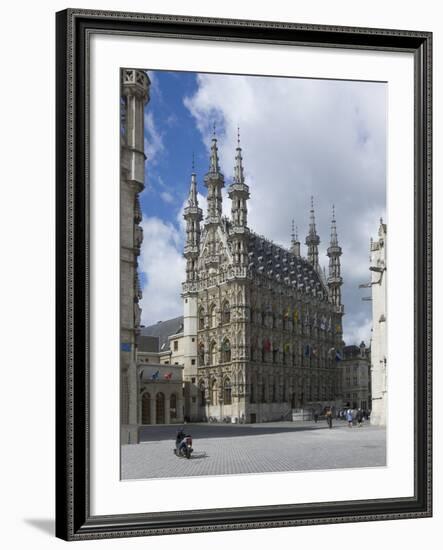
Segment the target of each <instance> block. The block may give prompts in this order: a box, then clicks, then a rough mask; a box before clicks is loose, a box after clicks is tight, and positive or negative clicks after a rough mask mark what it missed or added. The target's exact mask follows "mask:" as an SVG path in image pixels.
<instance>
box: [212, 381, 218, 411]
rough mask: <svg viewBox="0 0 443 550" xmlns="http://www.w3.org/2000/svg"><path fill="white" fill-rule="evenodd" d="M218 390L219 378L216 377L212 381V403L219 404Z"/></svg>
mask: <svg viewBox="0 0 443 550" xmlns="http://www.w3.org/2000/svg"><path fill="white" fill-rule="evenodd" d="M217 391H218V388H217V380H215V379H214V380H213V381H212V383H211V405H217V402H218V399H217Z"/></svg>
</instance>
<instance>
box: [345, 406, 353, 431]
mask: <svg viewBox="0 0 443 550" xmlns="http://www.w3.org/2000/svg"><path fill="white" fill-rule="evenodd" d="M346 420H347V421H348V427H349V428H352V411H351V409H348V410H347V412H346Z"/></svg>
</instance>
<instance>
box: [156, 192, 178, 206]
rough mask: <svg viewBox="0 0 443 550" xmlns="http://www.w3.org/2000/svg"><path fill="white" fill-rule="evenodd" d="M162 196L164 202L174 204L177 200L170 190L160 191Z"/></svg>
mask: <svg viewBox="0 0 443 550" xmlns="http://www.w3.org/2000/svg"><path fill="white" fill-rule="evenodd" d="M160 197H161V199H162V201H163V202H166V203H167V204H173V203H174V202H175V199H174V196H173V195H172V194H171V193H169V191H162V192H161V193H160Z"/></svg>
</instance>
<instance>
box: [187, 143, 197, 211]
mask: <svg viewBox="0 0 443 550" xmlns="http://www.w3.org/2000/svg"><path fill="white" fill-rule="evenodd" d="M188 206H198V199H197V175H196V173H195V158H194V152H193V153H192V174H191V185H190V186H189V195H188Z"/></svg>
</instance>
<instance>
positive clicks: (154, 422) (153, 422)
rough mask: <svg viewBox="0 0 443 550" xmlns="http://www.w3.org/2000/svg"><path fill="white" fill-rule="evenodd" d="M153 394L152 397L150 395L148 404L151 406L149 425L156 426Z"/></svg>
mask: <svg viewBox="0 0 443 550" xmlns="http://www.w3.org/2000/svg"><path fill="white" fill-rule="evenodd" d="M155 403H156V401H155V393H154V394H153V395H152V394H151V402H150V406H151V424H157V419H156V418H155V412H156V411H155V408H156V407H155Z"/></svg>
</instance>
